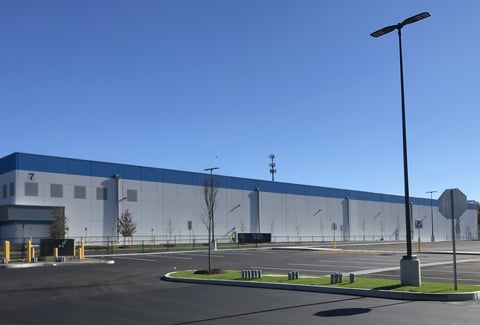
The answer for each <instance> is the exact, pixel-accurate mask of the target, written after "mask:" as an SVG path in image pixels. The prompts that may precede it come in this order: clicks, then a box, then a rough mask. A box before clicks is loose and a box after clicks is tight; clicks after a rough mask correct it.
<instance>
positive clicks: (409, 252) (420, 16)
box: [370, 12, 430, 285]
mask: <svg viewBox="0 0 480 325" xmlns="http://www.w3.org/2000/svg"><path fill="white" fill-rule="evenodd" d="M427 17H430V14H429V13H428V12H422V13H420V14H418V15H415V16H412V17H410V18H407V19H405V20H404V21H402V22H401V23H398V24H396V25H390V26H386V27H383V28H382V29H379V30H377V31H375V32H373V33H371V34H370V35H371V36H373V37H380V36H383V35H385V34H388V33H390V32H393V31H394V30H395V29H396V30H397V31H398V47H399V52H400V90H401V98H402V133H403V174H404V186H405V225H406V235H407V255H406V256H404V257H403V259H402V261H404V260H405V261H408V260H416V256H412V234H411V224H410V209H409V206H408V204H409V202H410V195H409V190H408V160H407V127H406V118H405V91H404V85H403V57H402V28H403V27H404V26H406V25H409V24H413V23H415V22H417V21H420V20H422V19H425V18H427ZM407 264H408V263H407ZM400 266H401V267H400V268H401V270H400V273H402V263H401V265H400ZM405 269H410V268H409V267H405ZM406 272H407V273H410V272H408V271H406ZM405 275H406V274H405ZM419 276H420V263H419V262H418V277H419ZM401 277H402V283H407V282H411V283H412V284H413V285H420V279H419V278H418V279H417V280H418V283H417V282H415V281H409V280H408V279H406V278H405V277H404V273H402V274H401Z"/></svg>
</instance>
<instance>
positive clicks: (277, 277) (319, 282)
mask: <svg viewBox="0 0 480 325" xmlns="http://www.w3.org/2000/svg"><path fill="white" fill-rule="evenodd" d="M195 272H196V271H195V270H188V271H179V272H173V273H170V276H171V277H174V278H190V279H204V280H230V281H250V282H268V283H284V284H299V285H311V286H326V287H339V288H354V289H368V290H393V291H407V292H418V293H465V292H475V291H480V286H477V285H471V284H458V290H455V289H454V288H453V284H452V283H442V282H422V286H421V287H414V286H402V285H401V284H400V281H399V280H390V279H380V278H366V277H356V279H355V282H354V283H349V280H348V278H345V277H344V279H343V282H342V283H341V284H340V283H339V284H330V277H327V276H318V277H317V276H300V277H299V279H298V280H288V276H287V274H275V273H265V272H264V273H263V276H262V278H261V279H252V280H244V279H242V273H241V271H235V270H224V271H223V273H219V274H195Z"/></svg>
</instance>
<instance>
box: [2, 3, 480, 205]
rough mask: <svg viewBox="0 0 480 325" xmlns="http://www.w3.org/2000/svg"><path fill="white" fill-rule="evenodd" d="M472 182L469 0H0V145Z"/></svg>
mask: <svg viewBox="0 0 480 325" xmlns="http://www.w3.org/2000/svg"><path fill="white" fill-rule="evenodd" d="M423 11H429V12H430V13H431V15H432V16H431V17H430V18H427V19H425V20H423V21H420V22H418V23H415V24H413V25H409V26H407V27H405V28H404V29H403V49H404V70H405V91H406V108H407V136H408V156H409V172H410V194H411V195H412V196H419V197H429V194H426V193H425V192H426V191H429V190H437V191H438V193H435V194H434V198H436V197H438V196H439V195H440V194H441V192H442V191H443V190H444V189H446V188H452V187H458V188H460V189H461V190H462V191H463V192H464V193H465V194H466V195H467V197H468V199H475V200H480V187H479V180H480V177H479V176H480V172H479V168H478V166H479V148H478V130H479V127H478V125H479V122H480V98H479V97H480V90H479V86H480V82H479V81H480V61H479V56H480V41H479V37H478V35H479V33H480V19H479V16H478V13H479V12H480V1H477V0H465V1H450V0H435V1H427V0H404V1H385V0H363V1H359V0H322V1H320V0H175V1H174V0H171V1H161V0H148V1H147V0H144V1H139V0H135V1H134V0H86V1H64V0H57V1H53V0H44V1H37V0H26V1H2V2H1V3H0V107H1V112H2V118H1V127H0V139H1V151H0V156H4V155H7V154H9V153H12V152H17V151H18V152H28V153H38V154H47V155H56V156H65V157H72V158H82V159H91V160H100V161H108V162H119V163H126V164H136V165H142V166H152V167H160V168H170V169H178V170H186V171H200V172H201V171H203V169H204V168H206V167H213V166H218V167H220V170H219V173H220V174H223V175H229V176H239V177H247V178H257V179H270V174H269V171H268V163H269V159H268V155H269V154H270V153H274V154H275V155H276V156H277V159H276V163H277V170H278V172H277V175H276V179H277V180H278V181H283V182H291V183H299V184H310V185H318V186H327V187H335V188H345V189H354V190H365V191H371V192H379V193H389V194H398V195H403V164H402V137H401V106H400V82H399V58H398V38H397V35H396V33H395V32H394V33H391V34H388V35H385V36H383V37H381V38H378V39H375V38H372V37H371V36H370V35H369V34H370V33H371V32H373V31H375V30H377V29H379V28H381V27H384V26H386V25H391V24H395V23H398V22H400V21H402V20H403V19H404V18H407V17H410V16H412V15H415V14H417V13H420V12H423Z"/></svg>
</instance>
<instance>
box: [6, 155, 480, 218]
mask: <svg viewBox="0 0 480 325" xmlns="http://www.w3.org/2000/svg"><path fill="white" fill-rule="evenodd" d="M15 169H17V170H26V171H36V172H47V173H58V174H71V175H78V176H91V177H103V178H112V177H113V176H114V175H115V174H118V175H120V177H121V178H122V179H128V180H134V181H148V182H160V183H171V184H181V185H192V186H203V181H204V179H205V176H206V174H205V173H195V172H186V171H178V170H171V169H162V168H153V167H141V166H133V165H125V164H117V163H107V162H98V161H89V160H81V159H73V158H62V157H53V156H44V155H36V154H27V153H13V154H11V155H8V156H6V157H4V158H2V159H0V174H4V173H7V172H10V171H13V170H15ZM216 177H217V180H218V187H219V188H227V189H236V190H245V191H253V190H256V189H258V190H260V191H261V192H270V193H282V194H292V195H305V196H315V197H326V198H339V199H344V198H347V197H348V198H350V199H352V200H363V201H375V202H385V203H398V204H403V203H404V202H405V201H404V197H403V196H399V195H390V194H380V193H373V192H363V191H355V190H345V189H335V188H327V187H320V186H311V185H299V184H291V183H282V182H271V181H264V180H256V179H248V178H240V177H231V176H221V175H217V176H216ZM410 199H411V202H412V203H413V204H415V205H424V206H430V204H431V202H430V199H426V198H410ZM433 205H434V206H438V201H437V200H433ZM468 208H469V209H476V208H477V207H476V205H475V204H469V205H468Z"/></svg>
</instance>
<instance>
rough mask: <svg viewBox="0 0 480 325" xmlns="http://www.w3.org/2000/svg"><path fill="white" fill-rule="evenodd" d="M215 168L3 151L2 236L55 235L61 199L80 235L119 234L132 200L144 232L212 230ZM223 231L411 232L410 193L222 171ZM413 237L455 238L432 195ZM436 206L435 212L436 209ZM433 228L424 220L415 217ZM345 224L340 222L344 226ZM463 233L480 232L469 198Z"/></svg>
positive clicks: (296, 237)
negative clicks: (210, 192)
mask: <svg viewBox="0 0 480 325" xmlns="http://www.w3.org/2000/svg"><path fill="white" fill-rule="evenodd" d="M207 177H210V174H208V173H195V172H186V171H177V170H168V169H161V168H151V167H141V166H132V165H124V164H119V163H106V162H97V161H88V160H80V159H70V158H61V157H52V156H44V155H35V154H25V153H13V154H11V155H8V156H6V157H3V158H1V159H0V240H2V241H3V240H7V239H12V238H25V237H30V236H32V237H37V238H40V237H48V235H49V228H50V225H51V223H52V213H51V212H52V209H53V208H54V207H63V208H64V209H65V214H66V216H67V218H68V232H67V235H68V236H69V237H71V238H80V237H82V236H89V237H94V236H98V237H100V236H101V237H109V236H116V235H117V233H116V222H117V220H118V218H119V216H120V215H121V214H122V212H124V211H125V210H126V209H128V210H129V211H130V212H131V214H132V215H133V219H134V221H135V222H136V223H137V231H136V233H135V236H155V235H156V236H168V235H170V236H172V235H175V236H178V237H179V238H181V237H182V236H184V237H189V236H206V235H207V228H206V226H205V221H204V220H205V217H204V216H205V215H206V213H205V212H206V210H205V203H204V199H203V183H204V180H205V179H206V178H207ZM214 177H216V180H217V184H218V195H217V208H216V210H215V218H214V221H215V236H216V237H222V236H224V237H225V236H227V235H228V234H229V233H230V232H231V231H232V230H233V231H235V232H237V233H244V232H245V233H271V235H272V240H274V241H323V240H325V241H329V240H332V239H333V236H334V235H335V236H336V240H337V241H338V240H340V241H341V240H346V241H349V240H350V241H363V240H383V239H384V240H405V238H406V234H405V211H404V209H405V206H404V197H403V196H395V195H387V194H380V193H370V192H362V191H355V190H345V189H335V188H325V187H319V186H309V185H298V184H289V183H281V182H271V181H265V180H256V179H246V178H239V177H230V176H221V175H214ZM410 206H411V211H412V213H411V215H412V221H411V222H412V227H411V228H412V232H413V236H412V239H413V240H416V239H417V237H418V235H419V234H420V236H421V239H422V241H430V238H431V235H432V220H433V233H434V236H435V240H437V241H441V240H451V222H450V220H447V219H445V217H443V216H442V215H441V214H440V213H439V210H438V202H437V201H436V200H433V201H431V200H430V199H429V198H411V205H410ZM432 207H433V218H432ZM419 219H421V220H423V229H421V230H420V231H419V230H417V229H415V220H419ZM334 228H335V229H334ZM456 236H457V239H477V237H478V234H477V206H476V205H475V204H468V208H467V210H466V212H465V213H464V214H463V215H462V216H461V217H460V218H459V220H458V222H457V226H456Z"/></svg>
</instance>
